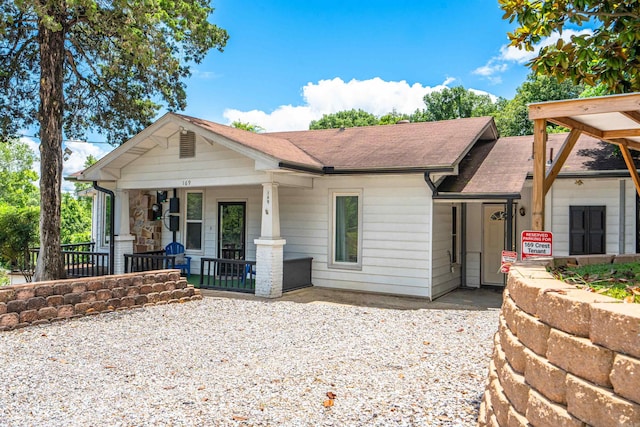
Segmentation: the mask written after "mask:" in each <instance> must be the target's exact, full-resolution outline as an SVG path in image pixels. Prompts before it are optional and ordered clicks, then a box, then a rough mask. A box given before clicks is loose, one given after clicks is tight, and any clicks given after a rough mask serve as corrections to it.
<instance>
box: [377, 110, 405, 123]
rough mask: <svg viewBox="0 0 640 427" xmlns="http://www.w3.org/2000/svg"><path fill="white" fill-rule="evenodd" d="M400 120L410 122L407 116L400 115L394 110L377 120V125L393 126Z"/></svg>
mask: <svg viewBox="0 0 640 427" xmlns="http://www.w3.org/2000/svg"><path fill="white" fill-rule="evenodd" d="M400 120H410V117H409V115H408V114H400V113H398V112H397V111H396V110H395V109H394V110H393V111H391V112H389V113H387V114H385V115H384V116H380V118H379V119H378V124H379V125H395V124H396V123H398V122H399V121H400Z"/></svg>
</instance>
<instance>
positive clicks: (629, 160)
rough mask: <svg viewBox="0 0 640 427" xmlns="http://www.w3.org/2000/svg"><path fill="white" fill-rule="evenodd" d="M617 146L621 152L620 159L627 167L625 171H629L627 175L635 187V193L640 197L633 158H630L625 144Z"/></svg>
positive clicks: (638, 178)
mask: <svg viewBox="0 0 640 427" xmlns="http://www.w3.org/2000/svg"><path fill="white" fill-rule="evenodd" d="M618 146H619V147H620V151H621V152H622V157H623V158H624V162H625V163H626V165H627V169H629V173H631V179H632V180H633V184H634V185H635V186H636V192H637V193H638V194H639V195H640V177H639V176H638V169H637V168H636V165H635V163H634V161H633V157H631V153H630V152H629V147H627V145H626V144H618Z"/></svg>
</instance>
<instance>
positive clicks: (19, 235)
mask: <svg viewBox="0 0 640 427" xmlns="http://www.w3.org/2000/svg"><path fill="white" fill-rule="evenodd" d="M39 215H40V209H39V208H38V207H37V206H23V207H15V206H11V205H8V204H5V203H2V204H0V261H2V263H3V264H4V265H10V264H15V263H20V262H22V261H23V260H24V259H25V258H24V257H25V256H26V254H27V251H28V249H29V247H31V246H36V245H37V243H38V216H39Z"/></svg>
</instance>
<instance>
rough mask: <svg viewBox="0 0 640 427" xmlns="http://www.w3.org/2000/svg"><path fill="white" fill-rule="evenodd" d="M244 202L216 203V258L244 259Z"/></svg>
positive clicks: (245, 208)
mask: <svg viewBox="0 0 640 427" xmlns="http://www.w3.org/2000/svg"><path fill="white" fill-rule="evenodd" d="M246 211H247V204H246V203H245V202H219V203H218V258H223V259H245V222H246Z"/></svg>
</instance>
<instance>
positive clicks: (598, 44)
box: [499, 0, 640, 93]
mask: <svg viewBox="0 0 640 427" xmlns="http://www.w3.org/2000/svg"><path fill="white" fill-rule="evenodd" d="M499 3H500V7H501V8H502V9H503V10H504V11H505V14H504V19H509V21H510V22H514V21H516V22H517V23H518V25H519V27H518V28H516V29H515V30H514V31H513V32H512V33H509V34H508V37H509V40H511V45H512V46H516V47H518V48H520V49H526V50H530V51H532V50H534V45H536V44H538V43H540V42H541V41H543V39H544V38H547V37H549V36H551V35H552V34H554V33H556V32H557V33H562V31H563V30H564V29H565V27H568V26H571V25H573V26H578V27H581V26H583V25H588V26H590V27H594V29H593V31H589V32H586V33H583V34H580V35H575V36H572V37H571V40H570V41H568V42H567V41H563V40H562V39H559V40H558V42H557V43H556V44H554V45H550V46H546V47H543V48H542V49H540V52H539V53H538V55H537V56H536V57H534V58H533V59H532V60H531V62H529V64H528V65H529V66H530V67H531V69H532V70H533V71H535V72H537V73H539V74H546V75H549V76H555V77H557V78H558V79H560V80H562V79H565V78H568V79H571V80H572V81H573V82H574V83H577V84H585V85H587V86H595V85H597V84H598V83H602V84H604V85H605V86H606V87H607V88H608V89H609V90H610V91H611V92H613V93H624V92H633V91H640V2H637V1H628V0H626V1H612V0H581V1H578V0H559V1H539V0H499Z"/></svg>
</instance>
